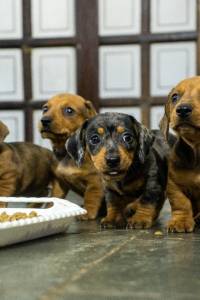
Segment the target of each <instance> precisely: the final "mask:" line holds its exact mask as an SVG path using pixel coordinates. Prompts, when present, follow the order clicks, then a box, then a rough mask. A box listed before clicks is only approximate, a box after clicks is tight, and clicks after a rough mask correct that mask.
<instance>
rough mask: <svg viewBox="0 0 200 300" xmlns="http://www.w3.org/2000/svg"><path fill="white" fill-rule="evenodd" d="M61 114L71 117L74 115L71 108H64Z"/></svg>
mask: <svg viewBox="0 0 200 300" xmlns="http://www.w3.org/2000/svg"><path fill="white" fill-rule="evenodd" d="M63 112H64V115H67V116H71V115H73V114H74V112H75V111H74V109H73V108H71V107H65V108H64V109H63Z"/></svg>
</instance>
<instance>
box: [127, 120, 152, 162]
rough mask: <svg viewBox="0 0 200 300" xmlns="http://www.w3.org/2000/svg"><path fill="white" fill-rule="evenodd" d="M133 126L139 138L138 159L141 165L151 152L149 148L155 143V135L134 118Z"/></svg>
mask: <svg viewBox="0 0 200 300" xmlns="http://www.w3.org/2000/svg"><path fill="white" fill-rule="evenodd" d="M130 117H131V119H132V122H133V126H134V128H135V131H136V135H137V136H138V158H139V160H140V162H141V163H144V161H145V157H146V155H147V154H148V152H149V148H150V147H151V145H152V144H153V142H154V139H155V136H154V134H153V133H152V132H151V131H150V130H149V129H148V128H146V127H145V126H143V125H142V124H140V123H139V122H138V121H137V120H136V119H135V118H134V117H132V116H130Z"/></svg>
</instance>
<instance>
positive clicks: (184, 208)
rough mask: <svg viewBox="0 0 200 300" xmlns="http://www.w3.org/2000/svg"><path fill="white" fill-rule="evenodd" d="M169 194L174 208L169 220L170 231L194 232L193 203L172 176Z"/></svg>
mask: <svg viewBox="0 0 200 300" xmlns="http://www.w3.org/2000/svg"><path fill="white" fill-rule="evenodd" d="M167 194H168V197H169V202H170V204H171V209H172V217H171V220H170V221H169V222H168V226H167V227H168V231H169V232H192V231H193V230H194V225H195V222H194V219H193V211H192V204H191V201H190V199H188V198H187V197H186V196H185V195H184V194H183V192H182V191H181V190H180V188H179V187H178V186H177V185H176V184H175V183H174V182H173V180H172V179H171V178H169V180H168V187H167Z"/></svg>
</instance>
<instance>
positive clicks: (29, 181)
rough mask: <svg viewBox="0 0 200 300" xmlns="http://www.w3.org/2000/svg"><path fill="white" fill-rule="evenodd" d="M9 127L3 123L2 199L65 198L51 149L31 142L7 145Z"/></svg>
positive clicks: (0, 158) (0, 132) (0, 154)
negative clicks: (10, 197)
mask: <svg viewBox="0 0 200 300" xmlns="http://www.w3.org/2000/svg"><path fill="white" fill-rule="evenodd" d="M8 132H9V131H8V128H7V127H6V126H5V125H4V124H3V123H2V122H1V123H0V135H1V137H0V196H25V197H30V196H33V197H34V196H35V197H41V196H47V195H48V185H49V184H51V185H52V192H51V196H52V197H62V196H63V195H64V193H63V191H62V189H61V187H60V185H59V183H58V180H57V178H56V175H55V174H56V173H55V172H56V168H57V160H56V159H55V158H54V155H53V153H52V152H51V151H49V150H48V149H45V148H42V147H40V146H37V145H33V144H31V143H23V142H16V143H5V142H3V140H4V138H5V136H6V135H7V134H8Z"/></svg>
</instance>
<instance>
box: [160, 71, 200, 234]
mask: <svg viewBox="0 0 200 300" xmlns="http://www.w3.org/2000/svg"><path fill="white" fill-rule="evenodd" d="M169 127H170V128H172V129H173V130H174V131H175V132H176V138H175V143H174V144H173V145H172V146H171V151H170V152H171V153H170V157H169V180H168V188H167V193H168V197H169V201H170V204H171V208H172V218H171V220H170V221H169V223H168V230H169V231H171V232H191V231H193V229H194V225H195V222H194V217H195V216H197V215H198V214H199V213H200V76H197V77H193V78H189V79H186V80H183V81H181V82H180V83H179V84H178V85H177V86H176V87H175V88H173V89H172V90H171V92H170V94H169V97H168V101H167V103H166V106H165V115H164V117H163V119H162V121H161V130H162V131H163V133H164V135H165V137H166V138H168V131H169Z"/></svg>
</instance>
